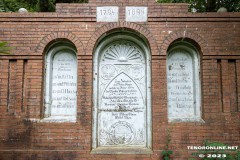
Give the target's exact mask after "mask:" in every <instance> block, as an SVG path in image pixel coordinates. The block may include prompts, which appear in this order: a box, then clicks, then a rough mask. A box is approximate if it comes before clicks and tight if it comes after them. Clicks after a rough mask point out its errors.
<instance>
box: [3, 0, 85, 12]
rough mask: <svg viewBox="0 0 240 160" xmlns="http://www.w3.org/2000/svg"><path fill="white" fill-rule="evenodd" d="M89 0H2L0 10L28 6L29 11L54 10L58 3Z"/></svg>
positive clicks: (7, 10)
mask: <svg viewBox="0 0 240 160" xmlns="http://www.w3.org/2000/svg"><path fill="white" fill-rule="evenodd" d="M87 2H88V0H2V1H0V12H17V11H18V10H19V8H26V9H27V10H28V11H29V12H54V11H55V5H56V3H87Z"/></svg>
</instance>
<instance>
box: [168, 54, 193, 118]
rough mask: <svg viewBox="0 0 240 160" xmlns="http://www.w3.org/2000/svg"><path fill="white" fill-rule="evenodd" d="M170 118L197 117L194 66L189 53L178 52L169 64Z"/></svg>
mask: <svg viewBox="0 0 240 160" xmlns="http://www.w3.org/2000/svg"><path fill="white" fill-rule="evenodd" d="M167 67H168V68H167V70H168V74H167V83H168V109H169V117H170V118H171V117H174V118H191V117H194V115H195V112H196V111H195V103H196V102H195V93H194V84H195V82H194V65H193V59H192V57H191V56H190V55H189V54H188V53H184V52H177V53H174V54H173V55H171V57H170V58H169V59H168V63H167Z"/></svg>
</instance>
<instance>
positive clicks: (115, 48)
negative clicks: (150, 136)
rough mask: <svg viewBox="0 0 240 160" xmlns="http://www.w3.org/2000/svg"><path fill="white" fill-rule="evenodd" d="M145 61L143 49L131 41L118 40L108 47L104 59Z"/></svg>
mask: <svg viewBox="0 0 240 160" xmlns="http://www.w3.org/2000/svg"><path fill="white" fill-rule="evenodd" d="M106 60H108V61H109V60H110V61H119V62H128V61H144V57H143V55H142V54H141V51H140V49H139V48H137V47H136V46H134V45H132V44H131V43H130V42H117V43H115V44H113V45H111V46H109V47H107V48H106V50H105V52H104V54H103V57H102V61H106Z"/></svg>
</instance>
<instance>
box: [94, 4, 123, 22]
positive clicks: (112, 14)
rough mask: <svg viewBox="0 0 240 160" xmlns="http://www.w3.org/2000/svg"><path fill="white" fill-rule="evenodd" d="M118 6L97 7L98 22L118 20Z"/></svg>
mask: <svg viewBox="0 0 240 160" xmlns="http://www.w3.org/2000/svg"><path fill="white" fill-rule="evenodd" d="M117 21H118V7H115V6H105V7H97V22H117Z"/></svg>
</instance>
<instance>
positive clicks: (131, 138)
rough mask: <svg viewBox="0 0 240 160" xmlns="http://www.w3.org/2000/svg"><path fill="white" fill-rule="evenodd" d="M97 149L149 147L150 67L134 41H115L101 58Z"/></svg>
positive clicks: (106, 48) (107, 47) (104, 50)
mask: <svg viewBox="0 0 240 160" xmlns="http://www.w3.org/2000/svg"><path fill="white" fill-rule="evenodd" d="M98 60H99V64H98V69H97V70H98V93H97V96H96V98H97V102H96V103H97V117H96V118H97V122H96V123H97V124H96V125H97V126H96V139H97V141H96V147H100V148H101V147H104V148H116V147H120V148H126V147H128V148H129V147H132V148H134V147H137V148H139V147H140V148H146V147H147V144H148V136H147V134H149V133H148V131H147V114H148V113H147V101H148V99H147V77H146V76H147V67H146V66H147V65H146V57H145V55H144V51H143V50H142V49H141V48H140V47H139V46H138V45H136V44H135V43H133V42H131V41H127V40H126V41H125V40H120V41H115V42H113V43H111V44H110V45H107V46H106V47H105V48H104V49H103V50H102V52H101V54H100V56H99V59H98Z"/></svg>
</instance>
